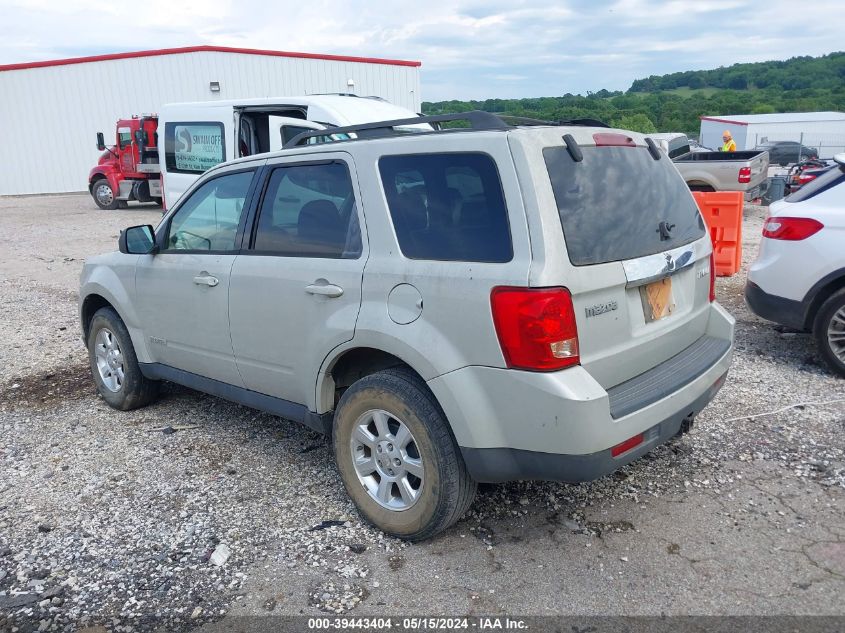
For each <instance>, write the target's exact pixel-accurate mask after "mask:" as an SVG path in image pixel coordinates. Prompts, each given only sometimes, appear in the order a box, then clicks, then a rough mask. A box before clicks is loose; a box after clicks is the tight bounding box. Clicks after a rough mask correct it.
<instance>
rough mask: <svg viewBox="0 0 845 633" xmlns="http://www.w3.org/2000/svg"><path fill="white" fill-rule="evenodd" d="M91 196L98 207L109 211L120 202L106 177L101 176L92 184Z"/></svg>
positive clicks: (115, 207)
mask: <svg viewBox="0 0 845 633" xmlns="http://www.w3.org/2000/svg"><path fill="white" fill-rule="evenodd" d="M91 197H92V198H94V203H95V204H96V205H97V206H98V207H100V208H101V209H105V210H107V211H111V210H112V209H117V207H118V204H119V203H118V200H117V196H115V193H114V189H112V186H111V185H110V184H109V181H108V180H106V179H105V178H99V179H97V180H95V181H94V184H93V185H91Z"/></svg>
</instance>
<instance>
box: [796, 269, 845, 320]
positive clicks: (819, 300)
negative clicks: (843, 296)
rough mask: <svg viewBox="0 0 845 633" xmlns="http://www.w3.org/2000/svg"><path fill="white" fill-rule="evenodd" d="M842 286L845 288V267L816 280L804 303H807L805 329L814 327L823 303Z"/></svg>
mask: <svg viewBox="0 0 845 633" xmlns="http://www.w3.org/2000/svg"><path fill="white" fill-rule="evenodd" d="M842 288H845V268H840V269H839V270H835V271H833V272H832V273H830V274H828V275H825V276H824V277H822V278H821V279H820V280H819V281H817V282H816V284H815V285H814V286H813V287H812V288H811V289H810V291H809V292H808V293H807V297H806V298H805V299H804V303H805V304H806V305H807V311H806V313H805V315H804V328H805V329H807V330H812V329H813V325H814V324H815V321H816V316H817V315H818V313H819V309H820V308H821V307H822V304H824V302H825V301H827V299H828V297H830V296H831V295H832V294H833V293H835V292H837V291H839V290H841V289H842Z"/></svg>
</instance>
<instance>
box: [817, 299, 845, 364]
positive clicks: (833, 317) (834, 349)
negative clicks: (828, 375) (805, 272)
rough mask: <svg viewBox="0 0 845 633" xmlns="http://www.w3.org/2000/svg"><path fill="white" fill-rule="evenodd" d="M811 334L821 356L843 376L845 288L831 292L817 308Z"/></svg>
mask: <svg viewBox="0 0 845 633" xmlns="http://www.w3.org/2000/svg"><path fill="white" fill-rule="evenodd" d="M813 335H814V336H815V337H816V344H817V345H818V347H819V351H820V352H821V355H822V358H824V360H825V361H826V362H827V364H828V365H829V366H830V368H831V369H832V370H833V371H834V372H836V373H837V374H839V375H840V376H843V377H845V288H843V289H842V290H839V291H838V292H835V293H833V294H832V295H831V296H830V297H828V299H827V300H826V301H825V302H824V303H823V304H822V306H821V307H820V308H819V311H818V314H816V319H815V322H814V324H813Z"/></svg>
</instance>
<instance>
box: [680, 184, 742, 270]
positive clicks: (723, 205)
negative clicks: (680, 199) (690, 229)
mask: <svg viewBox="0 0 845 633" xmlns="http://www.w3.org/2000/svg"><path fill="white" fill-rule="evenodd" d="M692 195H693V197H694V198H695V202H696V204H697V205H698V208H699V209H700V210H701V215H703V216H704V221H705V222H706V223H707V228H708V229H709V230H710V240H711V241H712V242H713V256H714V258H715V263H716V275H718V276H719V277H730V276H731V275H735V274H736V273H737V272H739V269H740V267H741V266H742V205H743V194H742V192H741V191H715V192H713V193H706V192H703V191H693V192H692Z"/></svg>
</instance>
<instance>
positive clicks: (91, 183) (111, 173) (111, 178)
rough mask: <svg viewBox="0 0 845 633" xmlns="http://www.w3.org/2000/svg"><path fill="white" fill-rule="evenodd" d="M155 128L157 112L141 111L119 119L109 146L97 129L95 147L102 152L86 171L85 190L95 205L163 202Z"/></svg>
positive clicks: (109, 206)
mask: <svg viewBox="0 0 845 633" xmlns="http://www.w3.org/2000/svg"><path fill="white" fill-rule="evenodd" d="M157 130H158V116H156V115H154V114H144V115H141V116H133V117H132V118H130V119H120V120H119V121H118V122H117V125H116V126H115V144H114V145H113V146H111V147H107V146H106V142H105V138H104V136H103V133H102V132H97V149H98V150H100V151H101V152H103V154H102V155H101V156H100V159H99V160H98V161H97V165H96V166H95V167H94V168H92V169H91V171H90V173H89V174H88V191H90V192H91V197H93V198H94V202H96V203H97V206H98V207H100V208H101V209H117V208H118V207H125V206H126V205H127V203H128V202H129V201H130V200H137V201H139V202H155V203H157V204H161V203H162V193H161V170H160V169H159V164H158V132H157Z"/></svg>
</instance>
